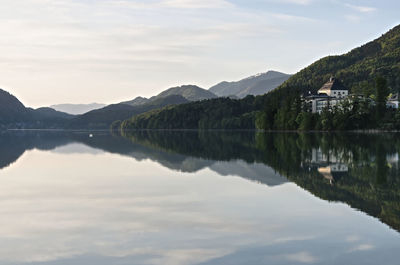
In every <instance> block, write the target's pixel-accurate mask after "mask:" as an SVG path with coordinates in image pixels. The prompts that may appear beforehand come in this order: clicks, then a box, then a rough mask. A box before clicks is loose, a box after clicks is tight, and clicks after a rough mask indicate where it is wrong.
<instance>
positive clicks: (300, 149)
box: [0, 131, 400, 265]
mask: <svg viewBox="0 0 400 265" xmlns="http://www.w3.org/2000/svg"><path fill="white" fill-rule="evenodd" d="M399 151H400V137H399V135H396V134H384V135H359V134H345V135H331V134H305V135H301V134H255V133H244V132H242V133H240V132H211V133H205V132H131V133H129V134H128V135H125V136H124V137H121V136H112V135H109V134H107V133H93V137H89V133H84V132H81V133H77V132H74V133H71V132H70V133H67V132H20V131H18V132H3V133H0V217H1V218H0V264H31V265H36V264H49V265H50V264H63V265H66V264H88V265H90V264H96V265H102V264H104V265H106V264H107V265H109V264H163V265H169V264H171V265H175V264H178V265H179V264H252V265H258V264H399V260H400V234H399V231H400V176H399V165H400V163H399V156H398V154H399Z"/></svg>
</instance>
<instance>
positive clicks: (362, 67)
mask: <svg viewBox="0 0 400 265" xmlns="http://www.w3.org/2000/svg"><path fill="white" fill-rule="evenodd" d="M332 75H333V76H335V77H336V78H337V79H339V80H341V81H342V82H343V83H344V85H345V86H346V87H348V88H349V89H350V92H351V93H355V94H359V95H363V96H364V97H365V98H372V99H376V98H377V97H382V96H387V95H388V93H389V92H398V91H399V90H400V26H397V27H395V28H393V29H392V30H390V31H389V32H387V33H386V34H384V35H382V36H381V37H380V38H378V39H376V40H374V41H371V42H369V43H367V44H365V45H363V46H361V47H359V48H356V49H353V50H352V51H350V52H349V53H346V54H344V55H340V56H328V57H325V58H323V59H320V60H318V61H317V62H315V63H313V64H312V65H310V66H308V67H306V68H305V69H303V70H301V71H300V72H299V73H297V74H295V75H294V76H292V77H291V78H289V79H288V80H287V81H286V82H285V83H284V84H282V85H281V86H279V87H278V88H276V89H274V90H273V91H271V92H269V93H267V94H266V95H262V96H258V97H256V98H245V99H243V100H230V99H226V100H225V101H224V100H219V99H216V100H208V101H203V102H197V103H192V104H187V105H184V106H174V107H171V108H167V109H163V110H158V111H156V112H151V113H145V114H142V115H139V116H136V117H133V118H131V119H130V120H127V121H125V122H123V123H122V124H123V127H122V129H138V128H151V129H216V128H218V129H232V128H235V129H253V128H259V129H266V130H298V129H300V130H310V129H316V130H335V129H340V130H347V129H364V128H375V127H376V126H382V125H385V124H387V123H389V124H390V125H389V126H388V128H389V129H393V128H397V127H396V126H399V127H400V115H397V114H396V113H395V112H393V111H391V112H390V113H389V112H388V113H386V112H383V111H379V108H380V107H379V106H378V105H380V106H382V104H384V102H377V103H376V104H375V103H373V104H370V105H368V106H367V105H366V102H367V101H365V100H364V101H363V100H360V101H359V102H355V103H354V104H355V106H356V107H355V108H353V107H351V106H348V107H347V112H343V113H341V112H338V113H329V112H325V113H323V114H322V115H321V116H319V115H308V114H307V113H306V111H305V110H304V109H303V104H302V100H301V97H300V95H301V94H302V93H305V92H308V91H311V92H316V91H317V90H318V89H319V88H320V87H321V86H322V85H323V84H324V83H325V82H326V81H327V80H329V78H330V77H331V76H332ZM385 80H386V81H385ZM378 86H379V87H380V88H378ZM378 90H380V91H381V92H382V93H381V95H380V96H379V95H378V94H379V93H378V92H377V91H378ZM386 90H387V93H386V92H384V91H386ZM249 101H251V103H250V102H249ZM375 105H376V106H377V107H376V108H375ZM371 106H372V107H371ZM396 115H397V116H396ZM395 118H396V119H397V118H398V119H399V122H398V124H395V123H396V122H393V119H395ZM334 120H335V122H333V121H334ZM251 121H254V123H252V122H251Z"/></svg>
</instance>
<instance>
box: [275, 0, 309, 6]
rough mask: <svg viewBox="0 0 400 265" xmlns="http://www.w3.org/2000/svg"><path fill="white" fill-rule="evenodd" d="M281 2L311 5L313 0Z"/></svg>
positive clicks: (281, 0) (283, 0) (282, 0)
mask: <svg viewBox="0 0 400 265" xmlns="http://www.w3.org/2000/svg"><path fill="white" fill-rule="evenodd" d="M279 2H284V3H290V4H296V5H309V4H311V3H312V2H313V0H280V1H279Z"/></svg>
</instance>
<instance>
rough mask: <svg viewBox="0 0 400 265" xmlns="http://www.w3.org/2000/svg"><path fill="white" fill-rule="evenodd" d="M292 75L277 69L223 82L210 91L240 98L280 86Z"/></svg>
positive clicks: (222, 95)
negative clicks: (234, 80)
mask: <svg viewBox="0 0 400 265" xmlns="http://www.w3.org/2000/svg"><path fill="white" fill-rule="evenodd" d="M290 76H291V75H288V74H284V73H280V72H276V71H268V72H266V73H261V74H257V75H254V76H250V77H247V78H245V79H242V80H240V81H236V82H226V81H224V82H221V83H219V84H217V85H215V86H212V87H211V88H210V89H209V91H211V92H213V93H214V94H215V95H217V96H219V97H229V96H236V97H238V98H244V97H246V96H247V95H253V96H257V95H262V94H265V93H267V92H269V91H271V90H272V89H274V88H276V87H278V86H280V85H281V84H282V83H283V82H285V81H286V80H288V79H289V77H290Z"/></svg>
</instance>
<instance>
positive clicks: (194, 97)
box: [121, 85, 217, 106]
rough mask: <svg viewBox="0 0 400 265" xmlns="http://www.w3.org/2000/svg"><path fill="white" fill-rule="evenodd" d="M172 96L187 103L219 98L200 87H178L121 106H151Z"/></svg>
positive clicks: (137, 98) (125, 102) (126, 102)
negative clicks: (180, 98) (183, 99)
mask: <svg viewBox="0 0 400 265" xmlns="http://www.w3.org/2000/svg"><path fill="white" fill-rule="evenodd" d="M171 95H179V96H182V97H184V98H185V99H186V100H187V101H198V100H203V99H210V98H216V97H217V95H215V94H214V93H212V92H210V91H208V90H205V89H203V88H201V87H198V86H195V85H183V86H178V87H171V88H169V89H167V90H164V91H163V92H161V93H160V94H158V95H156V96H153V97H151V98H144V97H136V98H134V99H133V100H130V101H124V102H121V104H127V105H131V106H139V105H144V104H149V103H151V102H155V101H157V100H160V99H161V98H166V97H168V96H171Z"/></svg>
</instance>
